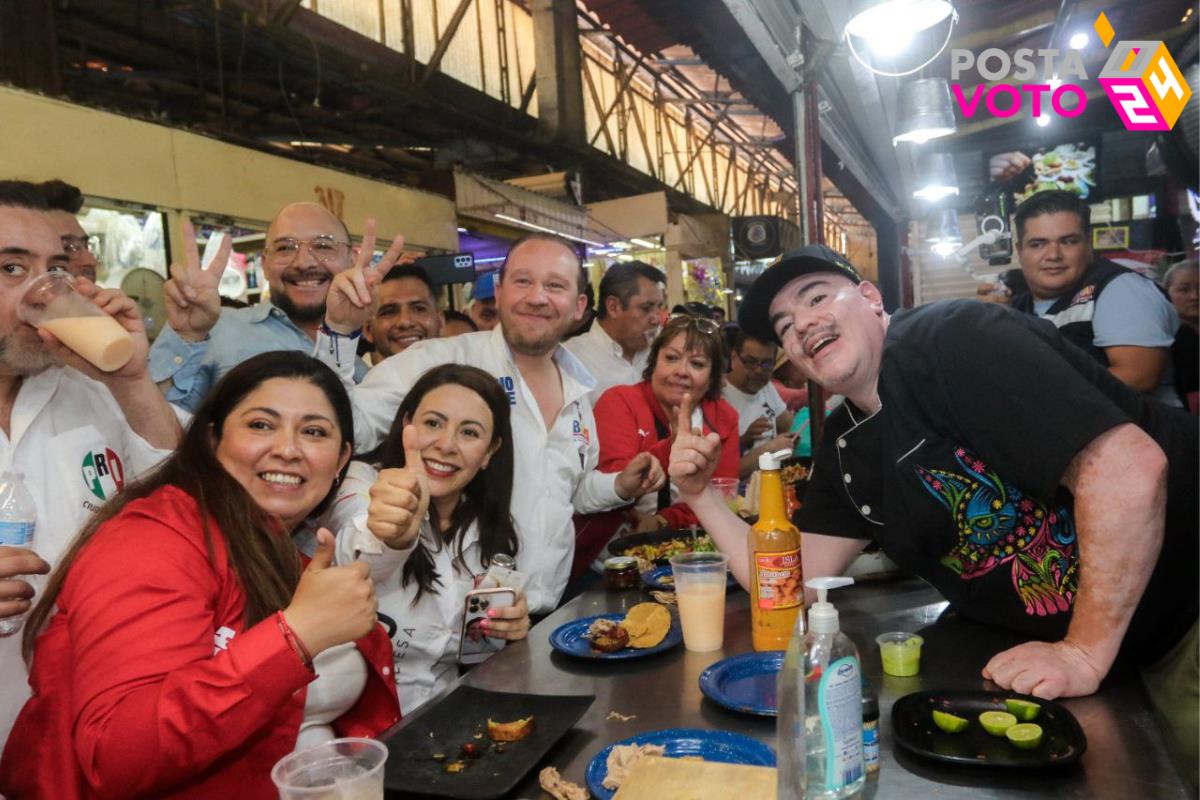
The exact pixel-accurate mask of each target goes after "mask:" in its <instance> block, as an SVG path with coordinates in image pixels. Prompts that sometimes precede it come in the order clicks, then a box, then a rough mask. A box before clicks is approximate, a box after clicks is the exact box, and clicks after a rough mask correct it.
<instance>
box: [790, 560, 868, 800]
mask: <svg viewBox="0 0 1200 800" xmlns="http://www.w3.org/2000/svg"><path fill="white" fill-rule="evenodd" d="M852 583H854V579H853V578H813V579H812V580H810V581H808V582H807V585H808V586H809V588H811V589H816V591H817V602H816V603H814V604H813V606H812V608H810V609H809V611H808V635H807V636H805V639H804V676H805V680H804V710H805V714H806V721H805V740H806V750H807V758H806V759H805V760H806V762H807V763H806V766H807V769H806V770H805V772H806V777H807V781H808V790H807V793H806V794H805V797H806V798H807V799H808V800H838V798H843V797H849V796H850V795H852V794H854V793H855V792H857V791H858V790H859V789H861V788H862V785H863V783H864V782H865V781H866V774H865V773H864V771H863V753H862V670H861V667H860V665H859V659H858V650H856V649H855V647H854V643H853V642H851V641H850V640H849V639H848V638H846V636H845V634H843V633H842V632H841V630H840V627H839V624H838V612H837V609H836V608H834V607H833V604H832V603H829V602H827V601H826V599H825V598H826V593H827V592H828V591H829V590H830V589H836V588H838V587H840V586H849V585H850V584H852Z"/></svg>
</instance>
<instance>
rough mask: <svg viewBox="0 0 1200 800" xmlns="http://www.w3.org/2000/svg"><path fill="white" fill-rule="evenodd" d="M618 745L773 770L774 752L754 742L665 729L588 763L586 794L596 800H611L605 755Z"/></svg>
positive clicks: (722, 733) (640, 736)
mask: <svg viewBox="0 0 1200 800" xmlns="http://www.w3.org/2000/svg"><path fill="white" fill-rule="evenodd" d="M618 744H658V745H662V746H663V747H664V748H666V752H665V753H664V755H665V756H667V757H668V758H679V757H680V756H699V757H700V758H703V759H704V760H705V761H720V762H723V763H725V764H749V765H750V766H754V767H773V766H775V751H774V750H772V749H771V748H770V747H769V746H768V745H765V744H763V743H762V742H760V741H758V740H757V739H751V738H750V737H749V736H744V735H743V734H740V733H731V732H730V731H707V730H699V729H697V728H668V729H667V730H665V731H651V732H649V733H639V734H638V735H637V736H630V737H629V738H628V739H622V740H621V741H619V742H615V743H613V744H610V745H609V746H608V747H606V748H604V749H603V750H601V751H600V752H599V753H596V755H595V756H594V757H593V758H592V760H591V761H590V762H589V763H588V767H587V772H586V773H585V774H584V777H585V778H586V779H587V785H588V791H589V792H591V793H592V797H595V798H596V800H612V796H613V794H614V791H613V790H611V789H605V788H604V778H605V776H606V775H608V754H609V753H610V752H611V751H612V749H613V747H615V746H616V745H618Z"/></svg>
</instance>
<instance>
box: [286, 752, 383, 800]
mask: <svg viewBox="0 0 1200 800" xmlns="http://www.w3.org/2000/svg"><path fill="white" fill-rule="evenodd" d="M387 755H388V750H387V747H386V746H385V745H384V744H383V743H381V742H377V741H375V740H374V739H354V738H346V739H333V740H332V741H328V742H325V743H324V744H321V745H317V746H316V747H309V748H307V749H305V750H298V751H296V752H295V753H292V754H290V755H287V756H284V757H283V758H281V759H280V760H279V762H278V763H276V764H275V767H274V768H273V769H272V770H271V780H272V781H274V782H275V787H276V788H277V789H279V800H383V765H384V763H385V762H386V761H387Z"/></svg>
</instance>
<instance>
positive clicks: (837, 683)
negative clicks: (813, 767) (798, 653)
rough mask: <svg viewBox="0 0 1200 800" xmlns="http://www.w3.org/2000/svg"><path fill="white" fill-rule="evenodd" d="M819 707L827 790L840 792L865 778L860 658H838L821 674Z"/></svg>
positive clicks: (818, 696)
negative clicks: (823, 740)
mask: <svg viewBox="0 0 1200 800" xmlns="http://www.w3.org/2000/svg"><path fill="white" fill-rule="evenodd" d="M817 708H818V711H819V713H820V715H821V728H822V730H823V732H824V734H825V745H826V749H825V783H826V786H825V788H826V789H831V790H833V789H841V788H842V787H845V786H849V785H850V784H852V783H854V782H855V781H857V780H858V779H859V778H861V777H862V776H863V724H862V676H861V675H860V674H859V669H858V659H857V658H854V657H853V656H847V657H846V658H839V659H838V660H837V661H834V662H833V663H832V664H830V665H829V666H828V667H826V668H825V672H824V673H823V674H822V675H821V681H820V683H819V684H818V685H817Z"/></svg>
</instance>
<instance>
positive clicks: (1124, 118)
mask: <svg viewBox="0 0 1200 800" xmlns="http://www.w3.org/2000/svg"><path fill="white" fill-rule="evenodd" d="M1093 27H1094V28H1095V30H1096V33H1097V34H1098V35H1099V36H1100V40H1101V41H1102V42H1104V46H1105V47H1108V46H1109V44H1111V43H1112V40H1113V36H1114V35H1115V31H1114V30H1113V28H1112V25H1111V24H1109V21H1108V18H1107V17H1106V16H1105V15H1104V12H1100V15H1099V16H1098V17H1097V18H1096V22H1095V23H1094V25H1093ZM971 71H973V72H975V73H976V74H978V76H979V77H980V79H982V81H990V82H991V83H990V84H985V83H983V82H980V83H977V84H976V85H975V86H974V87H972V89H971V93H970V95H969V96H968V95H967V92H966V91H965V90H964V89H963V85H962V84H961V83H958V81H959V79H960V77H961V76H962V75H963V74H964V73H967V72H971ZM1047 76H1055V79H1054V80H1052V81H1051V82H1042V81H1044V80H1045V79H1046V77H1047ZM950 80H951V81H952V83H951V84H950V93H951V94H952V95H953V97H954V101H955V103H956V104H957V105H958V110H959V111H960V112H961V113H962V115H963V116H964V117H965V118H967V119H972V118H974V117H975V115H976V114H980V113H983V112H985V111H986V113H988V114H991V115H992V116H995V117H1011V116H1014V115H1016V114H1019V113H1021V111H1022V110H1023V108H1024V107H1025V104H1026V102H1028V104H1029V112H1030V115H1031V116H1033V117H1038V116H1041V115H1042V114H1047V113H1054V114H1057V115H1058V116H1061V117H1077V116H1079V115H1080V114H1082V113H1083V112H1084V111H1085V110H1086V109H1087V91H1086V90H1085V89H1084V87H1083V85H1082V84H1083V82H1084V81H1087V80H1088V75H1087V70H1086V69H1085V68H1084V65H1083V59H1082V58H1081V56H1080V53H1079V51H1078V50H1071V49H1068V50H1060V49H1058V48H1043V49H1039V50H1034V49H1032V48H1020V49H1018V50H1016V51H1014V52H1013V53H1012V54H1011V55H1010V54H1009V53H1008V52H1007V51H1005V50H1001V49H1000V48H997V47H990V48H987V49H986V50H983V51H982V52H980V53H979V54H978V56H976V54H975V53H974V52H973V51H971V50H963V49H954V50H951V51H950ZM1097 80H1098V81H1099V83H1100V86H1101V87H1103V89H1104V93H1105V94H1106V95H1108V99H1109V101H1110V102H1111V103H1112V105H1113V108H1115V109H1116V111H1117V116H1119V117H1120V118H1121V122H1122V123H1123V124H1124V125H1125V127H1126V129H1128V130H1131V131H1167V130H1170V129H1171V128H1173V127H1174V126H1175V122H1176V120H1178V119H1179V115H1180V114H1181V113H1182V112H1183V107H1184V105H1186V104H1187V101H1188V98H1190V97H1191V96H1192V90H1191V87H1189V86H1188V84H1187V81H1186V80H1184V78H1183V74H1182V73H1181V72H1180V71H1179V67H1178V65H1176V63H1175V59H1174V58H1172V57H1171V53H1170V51H1168V50H1167V46H1166V45H1165V44H1163V43H1162V42H1151V41H1119V42H1117V43H1116V46H1115V47H1114V48H1113V50H1112V52H1111V53H1110V54H1109V56H1108V61H1107V62H1106V63H1105V64H1104V68H1103V69H1101V70H1100V74H1099V75H1098V76H1097ZM1047 105H1048V106H1049V108H1048V109H1047V108H1046V106H1047Z"/></svg>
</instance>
